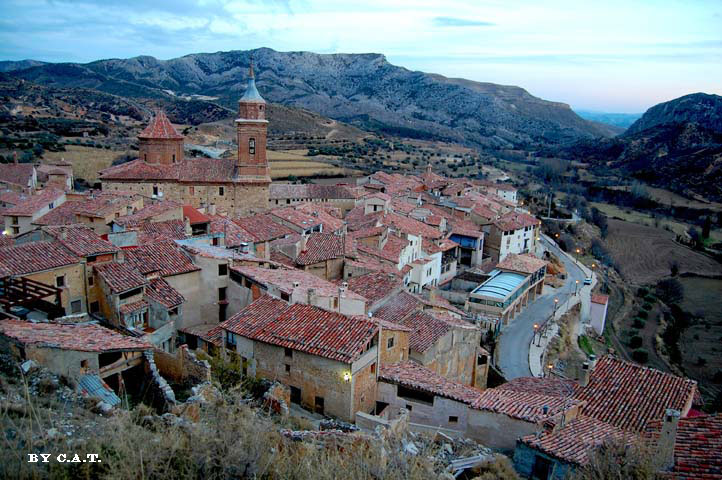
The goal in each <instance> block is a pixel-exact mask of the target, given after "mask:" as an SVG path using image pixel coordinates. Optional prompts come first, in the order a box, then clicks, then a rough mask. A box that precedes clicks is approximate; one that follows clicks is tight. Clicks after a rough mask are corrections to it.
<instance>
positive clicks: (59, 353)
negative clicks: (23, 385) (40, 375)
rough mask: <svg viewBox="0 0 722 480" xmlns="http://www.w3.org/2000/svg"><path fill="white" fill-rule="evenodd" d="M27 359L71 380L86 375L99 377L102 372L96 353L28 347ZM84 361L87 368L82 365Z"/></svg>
mask: <svg viewBox="0 0 722 480" xmlns="http://www.w3.org/2000/svg"><path fill="white" fill-rule="evenodd" d="M25 358H27V359H30V360H34V361H36V362H37V363H38V364H39V365H42V366H44V367H45V368H47V369H48V370H50V371H51V372H53V373H55V374H57V375H62V376H64V377H66V378H69V379H77V378H78V377H80V376H81V375H85V374H94V375H97V374H98V372H99V370H100V365H99V363H98V354H97V353H96V352H78V351H75V350H60V349H58V348H42V347H33V346H27V347H26V348H25ZM83 361H86V362H87V366H85V367H84V366H83V365H82V362H83Z"/></svg>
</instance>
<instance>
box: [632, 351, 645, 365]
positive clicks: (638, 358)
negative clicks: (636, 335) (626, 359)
mask: <svg viewBox="0 0 722 480" xmlns="http://www.w3.org/2000/svg"><path fill="white" fill-rule="evenodd" d="M632 359H633V360H634V361H635V362H639V363H647V360H649V352H648V351H647V350H645V349H643V348H638V349H636V350H635V351H633V352H632Z"/></svg>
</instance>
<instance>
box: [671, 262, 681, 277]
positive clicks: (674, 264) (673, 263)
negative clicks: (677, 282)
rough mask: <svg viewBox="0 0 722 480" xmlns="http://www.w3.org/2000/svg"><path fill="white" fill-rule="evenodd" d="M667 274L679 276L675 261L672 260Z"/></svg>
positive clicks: (677, 263)
mask: <svg viewBox="0 0 722 480" xmlns="http://www.w3.org/2000/svg"><path fill="white" fill-rule="evenodd" d="M669 273H670V274H671V275H672V276H673V277H676V276H677V275H679V262H678V261H677V260H672V262H671V263H670V264H669Z"/></svg>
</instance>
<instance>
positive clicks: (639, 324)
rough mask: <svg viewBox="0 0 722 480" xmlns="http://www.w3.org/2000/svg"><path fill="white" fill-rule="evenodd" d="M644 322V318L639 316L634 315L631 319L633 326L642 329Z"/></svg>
mask: <svg viewBox="0 0 722 480" xmlns="http://www.w3.org/2000/svg"><path fill="white" fill-rule="evenodd" d="M646 324H647V322H646V320H644V319H643V318H639V317H634V320H633V321H632V325H633V326H634V328H639V329H642V328H644V326H645V325H646Z"/></svg>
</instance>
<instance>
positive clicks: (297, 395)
mask: <svg viewBox="0 0 722 480" xmlns="http://www.w3.org/2000/svg"><path fill="white" fill-rule="evenodd" d="M291 403H296V404H298V405H300V404H301V389H300V388H297V387H294V386H293V385H291Z"/></svg>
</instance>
